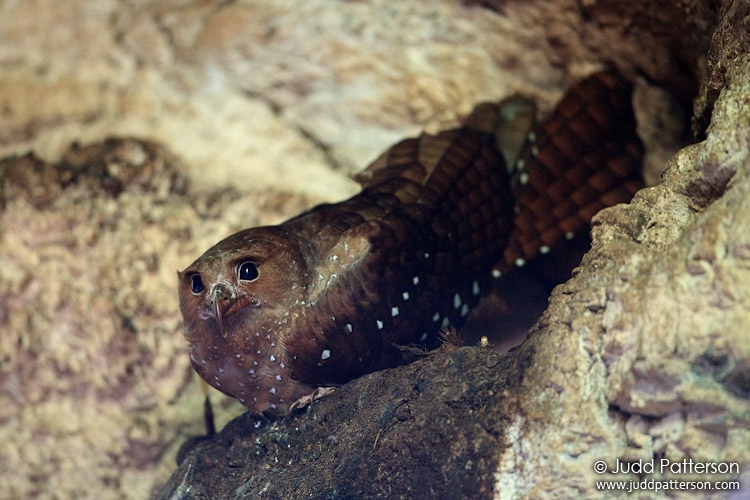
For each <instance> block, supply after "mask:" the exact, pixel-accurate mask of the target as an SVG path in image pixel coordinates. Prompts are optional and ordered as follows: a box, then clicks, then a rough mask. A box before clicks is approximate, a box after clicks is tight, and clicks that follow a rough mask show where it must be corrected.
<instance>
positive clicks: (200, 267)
mask: <svg viewBox="0 0 750 500" xmlns="http://www.w3.org/2000/svg"><path fill="white" fill-rule="evenodd" d="M630 95H631V88H630V86H629V85H628V84H627V83H626V82H624V81H623V80H622V79H621V78H620V77H619V76H617V75H616V74H614V73H611V72H602V73H598V74H595V75H594V76H592V77H590V78H588V79H586V80H585V81H583V82H582V83H580V84H579V85H577V86H576V87H575V88H573V89H572V90H571V91H570V92H569V93H568V94H567V95H566V96H565V97H564V98H563V100H562V101H561V102H560V104H559V105H558V107H557V108H556V109H555V111H554V112H553V113H552V115H551V116H550V117H549V118H548V119H546V120H545V121H544V122H542V123H541V124H540V125H539V126H537V127H534V128H533V129H531V131H529V130H530V129H529V127H530V126H531V124H532V122H533V115H534V109H533V106H531V105H530V103H529V102H528V101H525V100H523V99H519V98H511V99H510V100H508V101H505V102H504V103H502V104H501V105H497V104H480V105H479V106H477V107H476V108H475V110H474V111H473V113H472V114H471V115H470V116H469V117H468V118H467V120H466V122H465V124H464V125H463V126H462V127H460V128H457V129H454V130H448V131H444V132H441V133H439V134H437V135H427V134H423V135H422V136H420V137H419V138H416V139H408V140H404V141H402V142H400V143H399V144H397V145H395V146H393V147H392V148H391V149H389V150H388V151H386V152H385V153H384V154H383V155H382V156H381V157H380V158H379V159H377V160H376V161H375V162H374V163H373V164H372V165H370V166H369V167H368V168H367V169H366V170H365V171H364V172H363V173H362V174H361V175H360V176H359V177H358V180H359V181H360V183H361V184H362V187H363V190H362V192H361V193H360V194H358V195H356V196H354V197H352V198H350V199H348V200H346V201H343V202H341V203H336V204H327V205H320V206H317V207H314V208H312V209H311V210H309V211H307V212H305V213H303V214H301V215H299V216H297V217H295V218H293V219H291V220H289V221H287V222H284V223H283V224H280V225H278V226H267V227H258V228H252V229H246V230H244V231H240V232H238V233H236V234H234V235H232V236H230V237H228V238H226V239H225V240H223V241H221V242H219V243H217V244H216V245H215V246H214V247H212V248H211V249H209V250H208V251H207V252H206V253H205V254H203V255H202V256H201V257H200V258H198V260H196V261H195V262H194V263H193V264H191V265H190V266H189V267H188V268H187V269H185V270H184V271H182V272H181V273H178V274H179V294H180V308H181V310H182V315H183V318H184V322H185V336H186V337H187V339H188V341H189V343H190V356H191V360H192V364H193V366H194V367H195V370H196V371H197V372H198V373H199V374H200V376H201V377H203V379H205V380H206V381H207V382H208V383H209V384H211V385H212V386H214V387H215V388H217V389H219V390H220V391H222V392H224V393H226V394H229V395H231V396H234V397H236V398H238V399H239V400H240V401H241V402H242V404H244V405H245V406H246V407H247V408H248V409H249V410H250V411H251V412H253V413H263V412H265V413H267V414H276V415H283V414H287V413H288V412H289V411H290V407H291V406H292V404H293V403H294V402H295V401H297V400H298V399H300V398H301V397H303V396H306V395H308V394H310V393H311V392H312V391H313V390H314V389H316V388H317V387H321V386H332V385H338V384H342V383H345V382H347V381H348V380H351V379H353V378H355V377H358V376H360V375H363V374H365V373H368V372H371V371H374V370H378V369H382V368H386V367H391V366H395V365H398V364H400V363H402V362H403V360H404V358H403V355H402V350H400V349H399V346H404V345H409V344H420V343H421V344H431V343H432V344H433V345H434V343H435V340H436V338H437V336H438V333H439V332H440V330H441V329H445V328H446V327H448V326H449V325H457V324H460V323H461V321H462V320H463V319H464V318H465V317H466V316H467V315H468V313H469V311H470V309H471V308H472V307H473V306H474V305H476V304H477V302H478V301H479V299H480V297H481V296H482V294H483V292H484V291H486V290H488V289H489V288H490V285H491V282H492V280H493V279H494V278H497V277H500V276H501V275H502V274H504V273H507V272H509V271H511V270H512V269H513V268H514V267H516V266H522V265H524V263H525V262H527V261H528V260H529V259H532V258H533V257H534V256H536V255H537V254H539V253H546V252H547V251H549V249H550V248H551V247H553V246H554V245H556V244H557V243H559V242H561V241H564V240H565V239H566V238H570V237H572V235H574V234H575V233H576V232H579V231H581V230H584V229H586V228H587V227H588V224H589V221H590V219H591V217H592V216H593V215H594V214H595V213H596V212H598V211H599V210H600V209H601V208H603V207H606V206H609V205H613V204H615V203H619V202H625V201H628V200H629V199H630V198H631V197H632V195H633V194H634V193H635V191H636V190H637V189H639V188H640V187H641V180H640V174H639V170H640V162H641V156H642V146H641V143H640V141H639V140H638V137H637V136H636V133H635V119H634V117H633V112H632V108H631V104H630ZM519 137H520V138H521V139H522V140H520V141H519V140H518V138H519ZM516 158H518V159H517V160H516Z"/></svg>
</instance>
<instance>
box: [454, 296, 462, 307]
mask: <svg viewBox="0 0 750 500" xmlns="http://www.w3.org/2000/svg"><path fill="white" fill-rule="evenodd" d="M461 303H462V301H461V296H460V295H459V294H458V292H456V295H454V296H453V307H454V308H456V309H458V308H459V307H461Z"/></svg>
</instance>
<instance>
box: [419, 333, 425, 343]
mask: <svg viewBox="0 0 750 500" xmlns="http://www.w3.org/2000/svg"><path fill="white" fill-rule="evenodd" d="M425 340H427V332H424V333H423V334H422V336H421V337H419V341H420V342H424V341H425Z"/></svg>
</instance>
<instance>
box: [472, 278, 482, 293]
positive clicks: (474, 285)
mask: <svg viewBox="0 0 750 500" xmlns="http://www.w3.org/2000/svg"><path fill="white" fill-rule="evenodd" d="M471 293H473V294H474V296H475V297H476V296H478V295H479V294H480V293H482V290H480V289H479V282H478V281H474V283H472V284H471Z"/></svg>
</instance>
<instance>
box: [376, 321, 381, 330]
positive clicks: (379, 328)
mask: <svg viewBox="0 0 750 500" xmlns="http://www.w3.org/2000/svg"><path fill="white" fill-rule="evenodd" d="M375 324H377V325H378V330H382V329H383V322H382V321H380V320H379V319H378V320H375Z"/></svg>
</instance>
